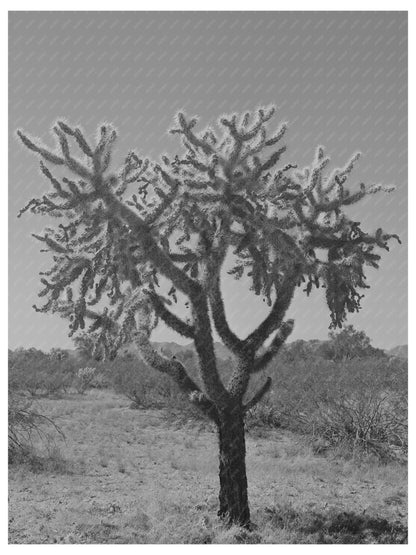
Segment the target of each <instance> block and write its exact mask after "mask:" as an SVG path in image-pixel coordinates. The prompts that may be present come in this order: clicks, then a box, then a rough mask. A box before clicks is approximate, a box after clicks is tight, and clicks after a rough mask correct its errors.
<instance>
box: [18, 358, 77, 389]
mask: <svg viewBox="0 0 416 555" xmlns="http://www.w3.org/2000/svg"><path fill="white" fill-rule="evenodd" d="M64 353H65V352H64V351H61V350H58V349H54V350H52V351H51V353H49V354H48V353H44V352H43V351H41V350H38V349H33V348H32V349H16V350H15V351H11V350H9V388H10V390H12V391H21V392H27V393H29V394H30V395H31V396H33V397H35V396H38V395H56V394H58V393H62V392H66V391H68V389H69V388H70V387H71V385H72V382H73V380H74V375H75V365H74V362H73V361H72V360H71V359H69V358H68V356H65V354H64Z"/></svg>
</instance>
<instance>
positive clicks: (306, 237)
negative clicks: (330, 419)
mask: <svg viewBox="0 0 416 555" xmlns="http://www.w3.org/2000/svg"><path fill="white" fill-rule="evenodd" d="M273 115H274V109H273V108H270V109H259V110H256V111H255V112H253V113H247V114H243V115H242V116H238V115H232V116H230V117H223V118H221V119H220V121H219V122H218V126H217V127H216V128H215V129H214V128H207V129H205V130H202V131H200V132H198V131H196V126H197V120H196V119H195V118H194V119H188V118H186V116H185V115H184V114H179V115H178V117H177V125H176V127H175V129H173V130H172V133H173V134H176V135H178V136H179V137H180V138H181V139H182V143H183V147H184V150H183V152H182V154H180V155H176V156H174V157H172V158H168V157H167V156H163V157H162V159H161V164H158V163H153V162H150V161H148V160H143V159H141V158H140V157H139V156H138V155H137V154H136V153H134V152H131V153H129V154H128V156H127V157H126V159H125V162H124V164H123V166H122V167H121V168H120V169H119V170H118V171H112V170H111V169H110V161H111V151H112V148H113V145H114V142H115V139H116V131H115V130H114V129H113V128H112V127H111V126H108V125H105V126H102V127H101V129H100V132H99V136H98V138H97V141H96V143H95V144H91V143H90V142H88V141H87V139H86V137H85V135H84V134H83V132H82V131H81V130H80V129H78V128H72V127H70V126H69V125H68V124H67V123H64V122H58V123H57V124H56V125H55V127H54V128H53V132H54V134H55V135H56V137H57V140H58V148H57V150H51V149H49V148H46V147H44V146H42V145H41V144H39V143H38V142H36V141H34V140H32V139H29V138H28V137H27V136H26V135H24V134H23V133H22V132H20V131H19V132H18V134H19V136H20V138H21V140H22V141H23V143H24V145H25V146H26V147H28V148H29V149H30V150H32V151H33V152H34V153H36V154H37V155H38V156H40V158H41V162H40V168H41V172H42V174H43V175H44V176H45V177H46V178H47V179H48V180H49V182H50V184H51V186H52V189H51V190H50V191H49V192H47V193H46V194H45V195H43V196H42V197H41V198H36V199H32V200H31V201H30V202H29V203H28V204H27V206H26V207H25V208H24V209H23V210H22V213H23V212H24V211H26V210H29V211H31V212H33V213H35V214H47V215H49V216H52V217H54V218H55V219H57V220H58V221H59V224H58V225H57V226H55V227H48V228H46V229H45V231H44V233H43V234H41V235H35V237H36V238H37V239H38V240H39V241H41V242H42V244H43V245H44V248H45V249H46V250H47V251H49V252H50V253H51V254H52V258H53V265H52V267H51V268H50V270H49V271H47V272H44V274H43V276H42V278H41V282H42V284H43V290H42V291H41V292H40V296H41V297H45V299H46V303H45V304H44V305H43V306H42V307H40V308H37V307H36V310H40V311H42V312H55V313H58V314H60V315H61V316H63V317H65V318H68V319H69V320H70V333H71V335H72V334H74V333H77V332H79V331H80V330H84V329H85V326H86V321H87V320H88V321H89V322H90V325H89V328H88V333H89V334H90V336H91V337H92V338H93V339H94V344H95V351H96V354H101V355H103V356H106V357H110V358H111V357H114V356H115V355H116V353H117V351H118V349H119V348H120V347H121V345H122V344H123V343H125V342H126V341H132V340H134V341H135V343H136V344H137V347H138V350H139V352H140V354H141V356H142V357H143V359H144V360H145V361H146V362H147V363H148V364H149V365H150V366H152V367H153V368H155V369H157V370H159V371H161V372H164V373H166V374H168V375H170V376H171V377H173V378H174V379H175V380H176V381H177V382H178V384H179V385H180V387H181V388H182V389H183V390H184V391H185V392H186V393H188V395H189V398H190V400H191V401H192V402H194V403H195V404H197V405H198V406H199V407H200V408H201V410H203V411H205V412H206V413H207V414H208V415H209V416H210V417H211V418H212V419H213V420H214V421H215V422H216V424H217V426H218V430H219V441H220V485H221V488H220V510H219V514H220V515H222V516H224V517H227V518H228V519H229V520H230V521H232V522H236V523H239V524H244V525H245V524H247V523H248V522H249V520H250V513H249V507H248V500H247V479H246V469H245V439H244V415H245V413H246V412H247V410H249V409H250V408H252V407H253V406H254V405H255V404H256V403H257V402H258V401H259V400H260V399H261V398H262V397H263V395H264V394H265V393H266V392H267V391H268V389H269V388H270V384H271V380H270V378H267V379H266V380H265V382H264V384H263V385H262V386H261V387H260V389H259V390H258V391H257V392H256V393H255V394H254V396H253V397H252V398H250V399H247V398H246V394H247V389H248V385H249V381H250V378H251V376H252V375H253V374H254V373H256V372H259V371H261V370H263V369H264V368H265V367H266V366H267V364H268V363H269V362H270V361H271V360H272V359H273V357H274V356H275V355H276V354H277V353H278V351H279V349H280V347H281V346H282V344H283V343H284V341H285V340H286V338H287V337H288V336H289V334H290V333H291V331H292V328H293V324H294V323H293V321H292V320H286V321H285V320H284V318H285V314H286V311H287V309H288V307H289V305H290V303H291V300H292V298H293V295H294V292H295V289H296V288H297V287H298V286H300V285H301V284H302V283H304V284H305V291H306V293H307V294H309V293H310V291H311V289H312V287H314V286H316V287H319V286H320V285H322V286H323V287H325V288H326V299H327V303H328V307H329V311H330V316H331V325H332V326H333V327H336V326H340V325H341V324H342V322H343V321H344V320H345V318H346V316H347V313H348V312H354V311H357V310H359V309H360V301H361V297H362V296H361V294H360V291H361V290H362V289H365V288H366V287H368V285H367V283H366V277H365V274H364V267H365V265H370V266H373V267H377V263H378V260H379V259H380V255H379V254H378V252H377V249H388V241H389V240H390V239H391V238H392V237H396V236H394V235H389V234H386V233H384V232H383V231H382V230H381V229H378V230H377V231H376V232H375V233H374V234H370V233H367V232H365V231H364V230H363V229H362V228H361V224H360V223H359V222H355V221H353V220H351V219H350V218H349V217H348V216H347V215H346V214H345V212H344V211H343V210H344V207H345V206H349V205H351V204H353V203H356V202H358V201H359V200H361V199H362V198H363V197H364V196H366V195H368V194H373V193H375V192H378V191H379V190H381V189H382V187H381V186H379V185H376V186H370V187H368V188H367V187H366V186H365V185H363V184H362V185H361V186H360V187H359V189H358V191H356V192H351V191H349V189H348V188H347V184H346V181H347V179H348V177H349V175H350V173H351V171H352V169H353V167H354V164H355V163H356V161H357V160H358V154H357V155H354V156H353V157H352V159H351V160H350V162H349V163H348V164H347V165H346V166H345V168H342V169H336V170H335V171H333V172H332V173H330V174H327V173H326V168H327V166H328V163H329V158H327V157H326V156H325V154H324V151H323V148H321V147H319V148H318V149H317V152H316V156H315V159H314V160H313V161H312V164H311V166H310V167H308V168H305V169H303V170H301V171H299V170H298V169H297V167H296V165H295V164H286V165H282V166H280V165H279V162H280V158H281V156H282V154H283V153H284V151H285V147H284V146H280V144H281V142H282V139H283V137H284V134H285V131H286V124H281V125H280V127H278V129H277V130H276V132H274V133H270V132H269V123H270V121H271V119H272V117H273ZM70 141H72V142H73V143H75V145H76V146H77V147H78V149H79V153H80V155H81V158H80V157H75V156H74V155H73V154H72V153H71V148H70ZM53 166H56V167H57V171H58V173H59V171H60V170H64V171H67V172H68V171H69V173H70V177H68V176H67V175H65V176H64V175H62V177H61V178H58V177H57V175H55V174H53V173H52V171H51V169H50V168H51V167H53ZM396 238H397V237H396ZM322 252H324V253H325V256H322V255H321V253H322ZM230 253H231V254H233V255H234V261H235V264H234V266H233V268H232V270H231V273H232V274H233V275H234V276H235V277H236V278H237V279H239V278H241V277H242V276H243V274H244V273H246V274H247V276H249V278H250V280H251V288H252V290H253V291H254V292H255V293H256V294H258V295H261V296H263V298H264V299H265V300H267V303H268V304H269V306H270V311H269V314H268V315H267V317H266V318H265V319H264V321H263V322H261V324H260V325H259V326H258V327H257V328H256V329H255V330H253V332H252V333H250V334H249V335H248V336H247V337H245V338H240V337H238V336H237V335H236V334H235V333H234V332H233V331H232V330H231V329H230V327H229V324H228V321H227V317H226V313H225V309H224V303H223V298H222V293H221V270H222V268H223V264H224V260H225V258H226V256H227V254H230ZM161 279H162V280H163V281H164V282H168V283H169V292H168V293H167V295H162V293H161V290H162V287H161ZM178 294H181V295H183V296H184V297H185V298H186V303H187V306H189V308H190V316H189V318H188V319H187V320H184V319H182V318H179V317H178V316H177V315H176V314H175V313H174V312H173V311H172V309H171V306H172V302H176V300H177V295H178ZM211 316H212V318H211ZM159 319H161V320H163V321H164V322H165V323H166V324H167V325H168V326H169V327H170V328H172V329H173V330H175V331H176V332H178V333H179V334H181V335H183V336H185V337H187V338H190V339H192V340H193V341H194V344H195V348H196V352H197V354H198V359H199V368H200V380H199V383H196V382H195V381H194V380H192V379H191V378H190V377H189V375H188V374H187V372H186V369H185V368H184V366H183V365H182V363H181V362H180V361H178V360H176V359H175V358H173V359H168V358H166V357H164V356H162V355H161V354H160V353H158V352H156V351H155V350H154V349H153V347H152V345H151V343H150V335H151V332H152V330H153V329H154V327H155V326H156V325H157V322H158V320H159ZM213 327H215V329H216V331H217V333H218V334H219V336H220V337H221V339H222V341H223V343H224V344H225V345H226V346H227V347H228V348H229V349H230V350H231V352H232V353H233V355H234V358H235V368H234V371H232V372H231V373H230V376H229V379H228V383H224V382H223V381H222V380H221V379H220V376H219V373H218V369H217V365H216V359H215V353H214V345H213V339H212V330H213ZM269 339H271V341H270V343H269V346H268V347H266V348H265V347H264V344H265V342H267V340H269Z"/></svg>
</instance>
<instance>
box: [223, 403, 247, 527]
mask: <svg viewBox="0 0 416 555" xmlns="http://www.w3.org/2000/svg"><path fill="white" fill-rule="evenodd" d="M218 435H219V447H220V495H219V501H220V509H219V511H218V515H219V516H220V517H222V518H224V519H225V520H226V521H227V522H228V523H229V524H237V525H239V526H248V525H249V524H250V510H249V506H248V496H247V475H246V444H245V430H244V415H243V411H242V408H241V407H239V406H237V407H234V409H233V410H229V411H226V412H225V413H224V412H223V413H222V414H221V415H220V418H219V421H218Z"/></svg>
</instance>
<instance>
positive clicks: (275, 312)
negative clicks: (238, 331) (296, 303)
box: [244, 271, 298, 351]
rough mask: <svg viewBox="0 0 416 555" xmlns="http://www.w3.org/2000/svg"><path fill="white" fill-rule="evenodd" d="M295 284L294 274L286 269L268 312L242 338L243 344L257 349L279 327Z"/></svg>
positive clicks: (290, 300) (291, 297)
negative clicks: (250, 331) (244, 337)
mask: <svg viewBox="0 0 416 555" xmlns="http://www.w3.org/2000/svg"><path fill="white" fill-rule="evenodd" d="M297 284H298V283H297V277H296V274H295V273H294V272H293V271H288V272H287V274H286V276H285V277H284V279H283V281H282V284H281V286H280V287H279V290H278V292H277V295H276V299H275V301H274V303H273V305H272V308H271V310H270V312H269V314H268V315H267V317H266V318H265V319H264V320H263V321H262V322H261V323H260V324H259V326H258V327H257V328H256V329H255V330H254V331H253V332H252V333H251V334H250V335H248V336H247V337H246V339H245V340H244V344H245V345H247V346H248V347H250V348H252V349H253V350H254V351H257V350H258V349H259V348H260V347H261V346H262V345H263V343H264V342H265V341H266V340H267V338H268V337H269V336H270V335H271V334H272V333H273V332H274V331H276V329H278V328H279V326H280V325H281V323H282V321H283V318H284V317H285V314H286V311H287V309H288V308H289V306H290V303H291V302H292V299H293V295H294V292H295V289H296V287H297Z"/></svg>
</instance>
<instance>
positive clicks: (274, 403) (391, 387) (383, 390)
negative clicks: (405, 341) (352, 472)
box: [249, 356, 407, 458]
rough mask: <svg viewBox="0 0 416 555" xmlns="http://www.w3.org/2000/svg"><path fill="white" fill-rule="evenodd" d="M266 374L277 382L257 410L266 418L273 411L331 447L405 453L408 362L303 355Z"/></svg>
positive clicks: (386, 455) (385, 455)
mask: <svg viewBox="0 0 416 555" xmlns="http://www.w3.org/2000/svg"><path fill="white" fill-rule="evenodd" d="M267 373H268V374H270V375H272V377H273V374H274V380H273V381H274V383H275V384H277V386H276V387H275V388H274V389H272V391H271V392H270V393H269V394H268V396H267V397H266V398H265V399H264V400H263V401H262V403H260V404H259V405H258V407H257V409H256V410H257V415H258V416H259V415H265V416H264V417H263V418H266V422H267V414H270V413H272V414H273V421H274V422H276V423H278V425H280V426H283V427H286V428H289V429H292V430H294V431H298V432H302V433H305V434H308V435H309V436H310V437H311V438H313V439H316V438H321V439H322V440H323V443H322V444H323V445H326V446H327V447H334V446H341V445H342V446H343V447H344V448H345V449H346V452H348V453H351V452H354V453H356V452H361V451H363V452H366V453H369V452H372V453H376V454H377V455H378V456H380V457H381V458H389V457H394V458H397V457H399V458H400V457H401V456H403V455H405V454H406V452H407V364H406V361H398V360H393V361H392V360H389V359H388V358H381V357H371V358H362V359H354V360H348V361H343V362H334V361H331V360H326V359H323V358H321V357H319V356H315V357H310V358H309V359H307V358H304V357H301V358H299V359H292V360H287V359H286V360H283V361H280V363H279V365H278V367H275V368H273V369H271V368H269V369H268V372H267ZM270 407H273V408H274V410H273V411H271V410H270ZM249 416H250V417H252V416H253V415H249Z"/></svg>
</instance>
